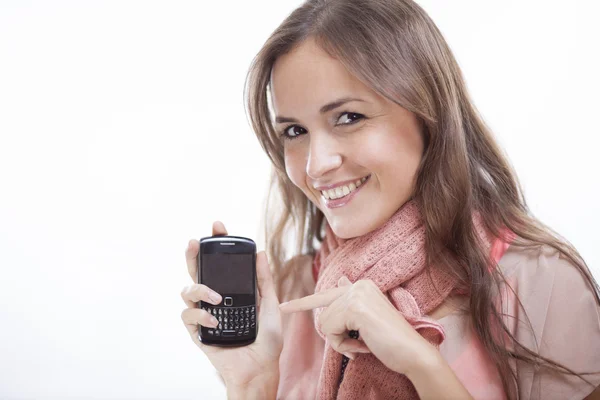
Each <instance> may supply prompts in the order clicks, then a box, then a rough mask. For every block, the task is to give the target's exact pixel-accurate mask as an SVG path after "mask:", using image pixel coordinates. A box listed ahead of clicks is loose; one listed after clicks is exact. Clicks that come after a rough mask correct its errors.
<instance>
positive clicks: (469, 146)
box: [245, 0, 600, 399]
mask: <svg viewBox="0 0 600 400" xmlns="http://www.w3.org/2000/svg"><path fill="white" fill-rule="evenodd" d="M309 37H310V38H313V39H314V40H316V42H317V43H318V44H319V45H320V46H321V47H322V48H323V49H324V50H325V51H326V52H327V53H328V54H330V55H331V56H332V57H334V58H336V59H337V60H339V61H340V62H341V63H342V64H343V65H344V66H345V67H346V68H347V69H348V70H349V71H350V72H351V73H352V74H353V75H354V76H356V77H357V78H358V79H360V80H361V81H363V82H364V83H365V84H366V85H368V86H369V87H371V88H372V89H373V90H374V91H376V92H378V93H379V94H381V95H382V96H385V97H386V98H388V99H390V100H391V101H393V102H395V103H396V104H398V105H400V106H401V107H404V108H405V109H407V110H409V111H411V112H413V113H414V114H415V115H416V116H417V118H418V119H419V121H420V123H421V125H422V128H423V129H422V130H423V135H424V143H425V150H424V153H423V158H422V162H421V165H420V167H419V170H418V172H417V178H416V182H415V191H414V193H413V198H414V199H415V200H416V201H417V203H418V204H419V205H420V207H421V209H422V212H423V218H424V223H425V227H426V231H427V240H426V252H427V259H428V262H427V264H428V265H431V266H437V267H438V268H446V269H447V270H448V272H450V273H452V274H453V275H455V276H456V277H458V278H459V280H460V282H461V285H463V287H464V288H466V289H467V290H468V292H469V293H470V300H469V301H470V302H469V314H470V318H471V322H472V325H473V327H474V329H475V332H476V334H477V335H478V336H479V338H480V340H481V341H482V343H483V345H484V346H485V348H486V350H487V351H488V353H489V355H490V357H491V359H492V360H493V362H494V363H495V365H496V366H497V368H498V371H499V373H500V376H501V379H502V384H503V387H504V390H505V392H506V394H507V396H508V397H509V398H511V399H513V398H518V387H517V385H518V380H517V378H516V374H515V372H514V371H513V370H512V369H511V367H510V363H509V360H510V359H516V360H521V361H524V362H527V363H530V364H533V365H535V366H536V367H540V366H542V367H547V368H550V369H552V370H555V371H558V372H560V373H566V374H572V375H577V376H579V377H580V378H581V379H584V380H585V381H586V382H588V383H590V382H589V381H588V380H586V379H585V378H584V377H583V376H582V375H586V373H576V372H575V371H573V370H571V369H570V368H568V367H566V366H564V365H562V364H560V363H558V362H555V361H553V360H550V359H548V358H545V357H543V356H540V355H539V354H537V353H536V352H534V351H531V350H529V349H528V348H526V347H525V346H523V345H521V344H520V343H518V341H517V340H516V338H515V337H514V336H513V335H512V334H511V333H510V332H509V329H508V328H507V327H506V325H505V324H504V322H503V320H502V315H501V313H500V312H499V311H498V309H497V308H496V307H495V306H494V303H493V295H492V293H494V290H493V289H495V288H496V289H497V288H499V287H500V284H501V283H503V282H504V283H505V282H506V281H505V279H504V277H503V276H502V275H501V273H500V271H499V269H498V268H497V269H495V270H493V272H489V271H488V269H487V268H486V266H487V265H489V262H490V260H489V258H488V255H487V254H485V252H484V251H483V247H482V243H480V242H479V241H478V239H477V235H476V233H475V230H474V226H473V221H472V215H473V212H479V213H480V215H481V216H482V217H483V221H484V224H485V226H486V227H487V229H488V230H489V231H490V232H491V233H492V234H494V235H499V234H500V232H501V229H503V227H507V228H509V229H510V230H512V231H513V232H514V233H516V234H517V238H516V240H515V241H514V242H513V243H512V245H513V246H518V247H522V248H529V247H535V246H539V245H542V244H545V245H548V246H551V247H553V248H554V249H556V250H558V251H559V252H560V253H561V254H562V255H564V257H566V258H567V259H568V260H569V261H570V262H571V263H573V265H575V266H576V267H577V268H578V269H579V270H580V272H581V273H582V274H583V275H584V276H585V278H586V280H587V281H588V282H589V283H590V284H591V285H592V287H593V288H594V293H595V297H596V300H597V301H598V303H599V304H600V288H599V287H598V284H597V282H595V280H594V278H593V276H592V274H591V273H590V271H589V269H588V267H587V265H586V264H585V262H584V260H583V258H582V257H581V256H580V255H579V253H578V252H577V250H576V249H575V248H574V247H573V246H572V245H571V244H570V243H569V242H568V241H567V240H566V239H564V238H562V237H561V236H560V235H559V234H558V233H556V232H555V231H553V230H552V229H551V228H550V227H548V226H546V225H544V224H543V223H542V222H540V221H539V220H538V219H536V218H535V217H534V216H533V215H532V213H531V212H530V210H529V208H528V206H527V203H526V200H525V197H524V195H523V191H522V188H521V186H520V184H519V182H518V179H517V177H516V174H515V173H514V171H513V169H512V167H511V166H510V164H509V163H508V161H507V158H506V156H505V155H504V154H503V152H502V151H501V149H500V148H499V146H498V144H497V143H496V142H495V140H494V138H493V135H492V133H491V131H490V129H489V128H488V127H487V126H486V125H485V123H484V122H483V120H482V118H481V117H480V116H479V114H478V112H477V110H476V108H475V107H474V105H473V104H472V102H471V99H470V97H469V94H468V93H467V89H466V85H465V82H464V80H463V76H462V72H461V70H460V68H459V66H458V64H457V62H456V60H455V58H454V56H453V54H452V52H451V51H450V49H449V47H448V45H447V43H446V41H445V40H444V38H443V36H442V34H441V33H440V31H439V30H438V28H437V27H436V25H435V24H434V23H433V21H432V20H431V19H430V18H429V16H428V15H427V14H426V13H425V11H424V10H423V9H422V8H421V7H420V6H418V5H417V4H416V3H414V2H413V1H410V0H378V1H369V0H308V1H306V2H305V3H304V4H302V5H301V6H300V7H298V8H297V9H296V10H294V11H293V12H292V13H291V14H290V15H289V16H288V17H287V18H286V19H285V20H284V21H283V22H282V23H281V25H280V26H279V27H278V28H277V29H276V30H275V31H274V32H273V34H272V35H271V36H270V37H269V38H268V39H267V41H266V43H265V44H264V46H263V47H262V48H261V50H260V51H259V53H258V54H257V56H256V57H255V59H254V60H253V62H252V65H251V67H250V70H249V72H248V76H247V80H246V87H245V96H246V107H247V112H248V114H249V117H250V122H251V124H252V127H253V129H254V131H255V133H256V135H257V137H258V139H259V141H260V143H261V145H262V147H263V149H264V150H265V152H266V153H267V155H268V156H269V158H270V159H271V161H272V166H273V168H272V176H271V186H270V189H269V193H268V196H267V199H266V209H265V210H264V212H265V220H264V223H265V225H264V228H265V239H266V243H267V248H266V250H267V255H268V257H269V260H270V263H271V266H272V268H273V274H274V277H275V280H276V282H277V288H278V295H279V298H282V295H283V293H282V285H283V283H284V281H285V279H286V276H287V275H288V274H289V268H285V265H286V263H285V262H284V260H287V259H289V258H290V257H291V256H294V255H299V254H310V255H314V253H315V251H316V249H318V246H319V244H320V242H321V241H322V240H323V223H324V215H323V213H322V212H321V211H320V210H319V209H318V208H317V207H316V206H315V205H314V204H313V203H312V202H311V201H310V200H309V199H308V198H307V197H306V196H305V195H304V193H303V192H302V191H301V190H300V189H299V188H297V187H296V186H295V185H294V184H293V183H292V182H291V181H290V179H289V178H288V176H287V174H286V171H285V164H284V150H283V143H282V142H281V139H279V138H278V137H277V134H276V133H275V131H274V129H273V120H272V115H271V112H270V97H269V93H270V92H269V91H270V87H269V81H270V74H271V69H272V67H273V63H274V62H275V60H276V59H277V58H278V57H279V56H281V55H283V54H285V53H287V52H289V51H291V50H292V49H293V48H294V47H295V46H297V45H298V44H299V43H301V42H302V41H303V40H305V39H307V38H309ZM286 238H287V239H286ZM496 293H497V292H496ZM492 326H499V327H500V328H501V329H502V330H503V331H504V332H505V333H506V335H507V337H508V338H509V340H508V342H506V341H505V340H503V339H499V338H498V335H493V334H492V332H493V329H492ZM511 346H512V347H511ZM510 349H512V350H510ZM590 373H591V372H590ZM590 384H591V383H590Z"/></svg>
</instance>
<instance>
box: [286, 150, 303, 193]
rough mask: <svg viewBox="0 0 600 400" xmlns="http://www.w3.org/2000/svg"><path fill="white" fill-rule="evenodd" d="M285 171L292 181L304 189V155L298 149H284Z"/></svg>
mask: <svg viewBox="0 0 600 400" xmlns="http://www.w3.org/2000/svg"><path fill="white" fill-rule="evenodd" d="M284 161H285V171H286V173H287V176H288V177H289V178H290V180H291V181H292V183H293V184H294V185H296V186H298V187H299V188H301V189H304V186H305V185H306V184H305V175H306V157H304V155H303V154H301V153H300V152H298V151H293V150H288V149H286V150H285V153H284Z"/></svg>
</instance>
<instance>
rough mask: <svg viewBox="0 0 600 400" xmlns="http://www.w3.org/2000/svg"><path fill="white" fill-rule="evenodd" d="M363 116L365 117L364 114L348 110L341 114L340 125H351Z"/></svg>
mask: <svg viewBox="0 0 600 400" xmlns="http://www.w3.org/2000/svg"><path fill="white" fill-rule="evenodd" d="M362 118H364V115H362V114H359V113H353V112H347V111H346V112H343V113H341V114H340V116H339V118H338V122H340V121H342V122H341V123H340V125H350V124H353V123H355V122H356V121H359V120H361V119H362Z"/></svg>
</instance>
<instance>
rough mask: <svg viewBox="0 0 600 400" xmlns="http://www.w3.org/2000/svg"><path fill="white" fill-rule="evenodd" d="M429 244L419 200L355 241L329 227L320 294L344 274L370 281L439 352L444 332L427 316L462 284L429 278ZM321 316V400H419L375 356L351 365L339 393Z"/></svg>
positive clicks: (435, 273)
mask: <svg viewBox="0 0 600 400" xmlns="http://www.w3.org/2000/svg"><path fill="white" fill-rule="evenodd" d="M473 222H474V224H475V227H476V230H477V232H478V234H479V236H480V238H481V239H482V240H483V243H484V244H485V246H486V250H488V251H489V250H490V247H491V242H492V241H491V238H490V237H489V235H488V234H487V233H486V231H485V230H484V229H483V228H482V226H481V222H480V219H479V218H478V217H477V215H475V216H474V218H473ZM424 244H425V227H424V224H423V222H422V219H421V214H420V211H419V208H418V207H417V205H416V203H415V201H414V200H410V201H408V202H407V203H405V204H404V205H403V206H402V207H401V208H400V209H399V210H398V211H396V213H395V214H394V215H393V216H392V217H391V218H390V219H389V220H388V221H386V222H385V223H384V225H383V226H381V227H379V228H378V229H376V230H374V231H372V232H369V233H367V234H365V235H363V236H359V237H356V238H351V239H342V238H338V237H337V236H336V235H335V234H334V233H333V231H332V230H331V227H330V226H329V224H328V223H327V224H326V234H325V237H324V240H323V242H322V244H321V248H320V249H319V251H318V252H317V254H316V255H315V258H314V263H315V265H314V267H315V268H316V269H317V270H318V271H319V279H318V281H317V284H316V287H315V293H318V292H321V291H324V290H328V289H331V288H334V287H337V282H338V279H339V278H340V277H341V276H342V275H345V276H347V277H348V279H349V280H350V281H351V282H356V281H357V280H359V279H370V280H372V281H373V282H374V283H375V284H376V285H377V286H378V287H379V289H380V290H381V291H382V293H384V294H386V295H387V297H388V299H389V300H390V302H391V303H392V304H393V305H394V307H396V308H397V309H398V311H399V312H400V313H401V314H402V315H403V316H404V318H405V319H406V320H407V321H408V322H409V323H410V324H411V325H412V326H413V327H414V328H415V329H416V330H417V332H419V333H420V334H421V335H422V336H423V337H424V338H425V339H427V340H428V341H429V342H430V343H432V344H433V345H434V346H435V347H438V346H439V345H440V343H442V341H443V340H444V330H443V328H442V326H441V325H440V324H439V323H437V321H436V320H434V319H431V318H428V317H426V316H425V314H427V313H429V312H430V311H432V310H434V309H435V308H436V307H437V306H439V305H440V304H442V303H443V302H444V300H445V299H446V297H447V296H448V295H449V294H450V293H451V292H453V290H454V289H456V283H457V282H455V280H454V279H453V278H452V277H450V275H449V274H447V273H444V272H442V271H441V270H440V269H438V268H431V269H430V272H431V279H430V278H429V277H428V275H427V273H426V272H425V248H424ZM434 285H435V287H434ZM436 288H437V291H436ZM322 311H323V308H316V309H314V310H313V313H314V322H315V327H316V330H317V332H318V334H319V335H320V336H321V337H322V338H323V339H324V340H325V351H324V354H323V364H322V368H321V373H320V377H319V383H318V388H317V398H318V399H319V400H331V399H336V398H339V399H344V400H353V399H357V400H358V399H360V400H363V399H392V398H393V399H418V395H417V392H416V390H415V388H414V386H413V385H412V383H411V382H410V380H409V379H408V378H406V376H405V375H403V374H399V373H397V372H394V371H392V370H390V369H388V368H387V367H386V366H385V365H384V364H383V363H381V361H379V360H378V359H377V358H376V357H375V356H374V355H373V354H371V353H362V354H361V353H357V357H356V359H355V360H353V361H351V362H349V363H348V365H347V368H346V369H345V373H344V379H343V380H342V382H341V384H340V386H339V389H338V382H339V378H340V373H341V371H340V370H341V363H342V354H340V353H338V352H337V351H335V350H333V349H332V348H331V346H330V345H329V343H328V341H327V338H326V337H325V335H324V334H323V332H322V331H321V327H320V324H319V315H320V314H321V312H322Z"/></svg>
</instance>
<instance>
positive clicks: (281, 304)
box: [279, 301, 289, 307]
mask: <svg viewBox="0 0 600 400" xmlns="http://www.w3.org/2000/svg"><path fill="white" fill-rule="evenodd" d="M287 303H289V301H284V302H283V303H280V304H279V307H281V306H285V305H286V304H287Z"/></svg>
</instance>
